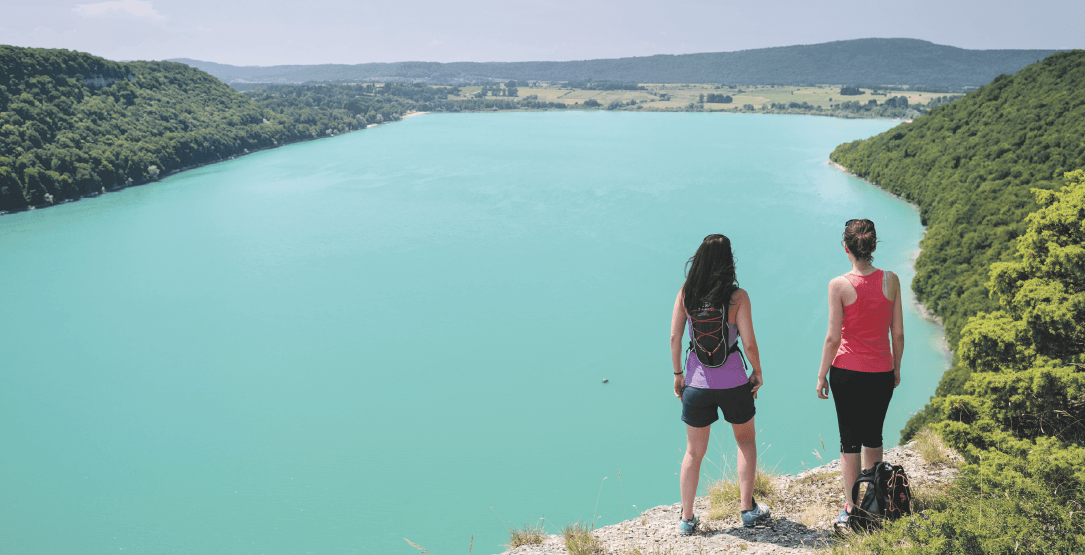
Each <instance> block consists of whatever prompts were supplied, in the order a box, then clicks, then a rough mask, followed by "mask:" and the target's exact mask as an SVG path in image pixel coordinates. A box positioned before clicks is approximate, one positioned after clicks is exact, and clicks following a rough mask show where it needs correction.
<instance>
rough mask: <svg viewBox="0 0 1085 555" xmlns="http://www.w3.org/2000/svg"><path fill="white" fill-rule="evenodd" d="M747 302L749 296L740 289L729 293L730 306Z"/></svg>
mask: <svg viewBox="0 0 1085 555" xmlns="http://www.w3.org/2000/svg"><path fill="white" fill-rule="evenodd" d="M748 300H750V294H749V293H747V292H746V290H745V289H743V288H741V287H739V288H738V289H735V290H734V291H732V292H731V304H739V303H742V302H745V301H748Z"/></svg>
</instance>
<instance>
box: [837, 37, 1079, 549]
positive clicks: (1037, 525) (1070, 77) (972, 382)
mask: <svg viewBox="0 0 1085 555" xmlns="http://www.w3.org/2000/svg"><path fill="white" fill-rule="evenodd" d="M1083 137H1085V51H1073V52H1069V53H1060V54H1055V55H1053V56H1051V57H1049V58H1047V59H1045V60H1043V61H1042V62H1040V63H1038V64H1035V65H1032V66H1029V67H1027V68H1025V69H1023V70H1021V71H1020V72H1018V73H1017V74H1016V75H1013V76H1003V77H1000V78H998V79H996V80H995V81H994V82H992V83H991V84H990V85H988V86H986V87H983V88H982V89H980V90H977V91H975V92H973V93H971V94H969V95H967V96H965V97H964V98H963V99H961V100H958V101H956V102H954V103H952V104H949V105H947V106H943V107H941V108H938V109H936V110H935V111H933V112H932V113H931V114H930V115H928V116H926V117H923V118H920V119H918V120H916V121H915V122H913V123H910V124H904V125H901V126H898V127H896V128H894V129H891V130H889V131H887V132H886V133H883V134H882V135H879V136H876V137H873V138H871V139H868V140H866V141H856V142H852V143H848V144H844V145H841V146H840V147H838V149H837V150H836V151H835V152H834V153H833V155H832V158H833V160H835V161H837V162H839V163H841V164H843V165H844V166H845V167H847V168H848V169H849V170H851V171H853V172H856V173H857V174H858V175H860V176H863V177H866V178H868V179H870V180H872V181H873V182H875V183H877V184H878V185H879V186H882V187H884V188H886V189H888V190H889V191H892V192H894V193H897V194H900V195H902V196H903V197H904V198H907V199H908V200H910V201H912V202H914V203H916V204H918V205H919V207H920V212H921V217H922V219H923V221H924V223H925V224H926V225H927V226H928V232H927V236H926V238H925V239H924V240H923V243H922V247H923V253H922V255H921V256H920V258H919V261H918V262H917V275H916V278H915V281H914V283H913V287H914V289H915V290H916V292H917V295H918V296H919V298H920V299H921V300H922V301H923V302H925V303H927V305H928V306H929V307H930V308H932V309H933V310H934V312H935V313H936V314H938V315H940V316H942V317H943V318H944V319H945V323H946V329H947V335H948V338H949V340H950V342H951V345H952V347H953V348H954V350H955V351H956V355H955V359H954V366H953V368H952V369H951V370H950V371H948V372H947V373H946V376H945V377H944V378H943V380H942V383H941V384H940V385H939V387H938V391H937V395H936V396H935V397H934V398H932V400H931V403H930V404H929V405H928V406H927V407H926V408H924V410H923V411H921V412H920V413H919V414H917V415H916V416H915V417H913V419H912V420H911V421H910V422H909V424H908V427H907V428H906V429H905V430H904V431H903V433H902V436H903V437H902V439H908V438H910V437H911V436H912V435H914V434H915V433H916V432H917V430H919V428H920V427H921V426H930V427H931V428H932V429H933V430H934V431H935V432H936V433H938V434H939V435H940V436H941V437H942V438H943V439H944V440H945V441H946V442H947V443H948V444H949V445H950V446H952V447H954V448H955V449H957V450H958V451H959V452H961V453H962V455H964V458H965V463H964V464H963V465H962V467H961V475H960V478H959V480H958V481H957V483H956V484H955V485H954V486H953V487H952V488H951V489H950V490H947V491H946V492H941V493H933V492H930V493H931V495H930V498H929V500H928V502H927V504H928V506H929V507H931V509H930V510H928V511H927V512H926V513H925V514H924V515H923V516H922V517H912V518H909V519H903V520H902V521H899V522H898V523H896V524H894V525H891V526H889V527H888V528H887V531H886V533H884V534H880V535H872V536H869V537H863V538H858V539H855V540H849V542H850V543H852V544H853V547H858V548H859V550H860V551H863V552H885V551H895V550H897V549H898V548H900V546H908V552H910V553H1081V552H1082V551H1083V550H1085V528H1083V520H1082V517H1083V514H1082V507H1083V504H1085V447H1083V441H1085V424H1083V422H1085V171H1082V170H1081V169H1080V168H1085V140H1083ZM905 372H907V369H905Z"/></svg>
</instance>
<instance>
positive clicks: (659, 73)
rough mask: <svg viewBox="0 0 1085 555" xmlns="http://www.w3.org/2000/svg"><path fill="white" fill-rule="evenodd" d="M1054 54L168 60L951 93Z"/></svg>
mask: <svg viewBox="0 0 1085 555" xmlns="http://www.w3.org/2000/svg"><path fill="white" fill-rule="evenodd" d="M1054 52H1055V51H1054V50H965V49H962V48H955V47H952V46H943V45H938V44H933V43H930V42H927V41H922V40H915V39H858V40H845V41H837V42H828V43H823V44H811V45H797V46H784V47H778V48H759V49H755V50H741V51H738V52H713V53H703V54H681V55H657V56H646V57H638V58H618V59H603V60H580V61H568V62H484V63H480V62H454V63H438V62H397V63H368V64H357V65H337V64H323V65H309V66H296V65H295V66H269V67H251V66H250V67H238V66H231V65H226V64H217V63H214V62H202V61H198V60H189V59H175V60H173V61H177V62H182V63H186V64H189V65H191V66H193V67H196V68H199V69H202V70H203V71H206V72H207V73H210V74H211V75H214V76H215V77H218V78H219V79H221V80H223V81H224V82H226V83H230V84H235V83H236V84H246V83H284V84H285V83H307V82H324V83H357V82H365V81H424V82H429V83H444V84H456V83H466V82H474V81H478V80H498V81H505V80H509V79H515V80H523V81H526V80H536V81H584V82H587V81H611V82H626V83H732V84H737V83H742V84H747V85H805V84H814V83H823V84H833V83H835V84H856V83H862V84H874V85H895V86H912V87H916V88H922V89H924V90H932V92H950V90H962V89H965V88H969V87H979V86H982V85H986V84H987V83H989V82H990V81H991V80H992V79H994V78H995V77H996V76H998V75H1001V74H1004V73H1006V74H1012V73H1015V72H1017V71H1018V70H1020V69H1021V68H1023V67H1025V66H1026V65H1028V64H1031V63H1034V62H1037V61H1039V60H1042V59H1043V58H1045V57H1047V56H1049V55H1051V54H1052V53H1054ZM864 86H866V85H864ZM868 88H869V86H868ZM934 89H938V90H934Z"/></svg>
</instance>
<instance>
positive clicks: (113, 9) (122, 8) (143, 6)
mask: <svg viewBox="0 0 1085 555" xmlns="http://www.w3.org/2000/svg"><path fill="white" fill-rule="evenodd" d="M72 11H73V12H75V13H77V14H80V15H89V16H111V15H130V16H135V17H144V18H148V19H166V17H165V16H163V15H162V14H160V13H158V12H157V11H156V10H155V9H154V6H153V5H151V3H150V2H147V1H145V0H118V1H113V2H96V3H94V4H77V5H76V6H75V8H74V9H73V10H72Z"/></svg>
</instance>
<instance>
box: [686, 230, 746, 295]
mask: <svg viewBox="0 0 1085 555" xmlns="http://www.w3.org/2000/svg"><path fill="white" fill-rule="evenodd" d="M737 289H738V278H736V277H735V255H734V253H732V252H731V240H730V239H728V238H727V236H726V235H720V234H718V233H717V234H713V235H709V236H708V237H705V238H704V241H702V242H701V246H700V247H698V248H697V252H696V253H695V254H694V255H693V257H692V258H690V259H689V261H688V262H686V283H685V285H683V286H682V296H683V298H684V301H683V302H684V304H685V305H686V312H693V311H694V310H696V309H698V308H700V307H701V305H703V304H704V303H708V304H709V306H711V307H713V308H720V309H723V308H726V307H727V306H730V304H731V295H732V294H733V293H734V292H735V290H737Z"/></svg>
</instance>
